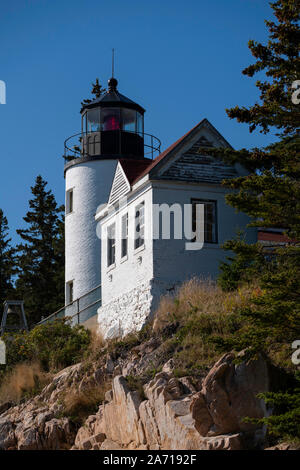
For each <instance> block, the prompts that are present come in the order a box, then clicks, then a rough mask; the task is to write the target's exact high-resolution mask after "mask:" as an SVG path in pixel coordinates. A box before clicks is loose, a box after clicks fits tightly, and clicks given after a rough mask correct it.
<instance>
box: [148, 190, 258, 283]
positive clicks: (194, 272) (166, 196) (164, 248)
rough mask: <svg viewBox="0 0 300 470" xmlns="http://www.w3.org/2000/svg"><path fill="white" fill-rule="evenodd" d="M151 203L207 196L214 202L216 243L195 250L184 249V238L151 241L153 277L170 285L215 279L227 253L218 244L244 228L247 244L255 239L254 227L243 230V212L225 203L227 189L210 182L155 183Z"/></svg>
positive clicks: (245, 218)
mask: <svg viewBox="0 0 300 470" xmlns="http://www.w3.org/2000/svg"><path fill="white" fill-rule="evenodd" d="M154 186H155V188H154V189H153V203H154V204H162V203H167V204H174V203H178V204H180V205H182V206H183V205H184V204H189V203H190V202H191V199H207V200H215V201H217V220H218V243H217V244H206V243H205V244H204V246H203V248H202V249H201V250H198V251H187V250H186V248H185V243H186V240H174V239H171V240H161V239H159V240H154V242H153V259H154V266H153V273H154V278H155V279H158V280H160V281H161V282H163V283H166V284H169V285H170V287H172V285H175V284H178V283H181V282H183V281H185V280H186V279H189V278H191V277H193V276H203V277H210V278H212V279H216V278H217V276H218V273H219V265H220V262H221V261H223V260H225V258H226V256H228V252H225V251H224V250H222V248H221V245H222V244H223V243H224V242H225V241H226V240H229V239H232V238H235V237H236V234H237V231H238V230H244V231H245V233H246V236H247V238H246V239H247V241H248V242H249V243H255V242H256V241H257V233H256V229H255V228H251V229H249V228H248V229H246V225H247V223H249V221H250V219H249V217H248V216H247V215H245V214H243V213H236V212H235V210H234V209H233V208H232V207H230V206H228V205H227V204H226V203H225V194H226V193H227V192H228V190H227V189H225V188H223V187H221V186H213V185H204V184H199V185H194V186H193V185H191V184H189V185H186V184H180V183H175V182H165V183H164V182H162V181H160V182H159V183H154Z"/></svg>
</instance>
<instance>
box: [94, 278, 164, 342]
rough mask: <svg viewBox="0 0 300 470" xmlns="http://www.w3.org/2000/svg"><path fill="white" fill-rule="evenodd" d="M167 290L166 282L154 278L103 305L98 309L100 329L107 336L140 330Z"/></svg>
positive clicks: (112, 336)
mask: <svg viewBox="0 0 300 470" xmlns="http://www.w3.org/2000/svg"><path fill="white" fill-rule="evenodd" d="M167 290H168V286H167V285H166V284H164V283H163V282H158V281H154V280H153V279H152V280H151V281H148V282H145V283H143V284H140V285H139V286H136V287H135V288H134V289H132V290H131V291H129V292H127V293H126V294H123V295H121V296H120V297H118V298H116V299H114V300H112V301H111V302H109V303H107V304H105V305H102V306H101V307H100V308H99V309H98V325H99V331H100V332H101V333H102V334H103V336H104V337H105V338H114V337H121V336H125V335H126V334H128V333H130V332H132V331H139V330H140V329H141V328H142V327H143V326H144V325H145V323H146V322H147V320H149V319H151V318H152V316H153V314H154V312H155V310H156V308H157V306H158V303H159V299H160V297H161V295H163V294H164V293H166V292H167Z"/></svg>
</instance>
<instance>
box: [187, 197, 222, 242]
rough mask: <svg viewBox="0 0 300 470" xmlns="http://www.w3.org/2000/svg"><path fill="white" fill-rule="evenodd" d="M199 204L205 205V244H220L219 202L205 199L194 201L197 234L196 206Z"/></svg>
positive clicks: (194, 224)
mask: <svg viewBox="0 0 300 470" xmlns="http://www.w3.org/2000/svg"><path fill="white" fill-rule="evenodd" d="M197 204H203V205H204V242H205V243H218V230H217V228H218V227H217V201H207V200H203V199H193V200H192V229H193V232H196V206H197ZM197 222H198V221H197ZM198 223H199V222H198ZM193 241H195V240H193Z"/></svg>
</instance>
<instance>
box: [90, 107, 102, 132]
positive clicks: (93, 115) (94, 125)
mask: <svg viewBox="0 0 300 470" xmlns="http://www.w3.org/2000/svg"><path fill="white" fill-rule="evenodd" d="M99 130H100V110H99V108H93V109H90V110H89V111H88V112H87V132H99Z"/></svg>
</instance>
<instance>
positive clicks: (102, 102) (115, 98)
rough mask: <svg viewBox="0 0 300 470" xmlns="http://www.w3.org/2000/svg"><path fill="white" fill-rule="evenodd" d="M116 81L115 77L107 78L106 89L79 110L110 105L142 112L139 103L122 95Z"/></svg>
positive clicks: (143, 110)
mask: <svg viewBox="0 0 300 470" xmlns="http://www.w3.org/2000/svg"><path fill="white" fill-rule="evenodd" d="M117 85H118V81H117V80H116V79H115V78H111V79H109V80H108V91H107V92H105V93H103V94H102V95H101V96H99V98H96V99H95V100H92V101H91V102H90V103H85V104H84V105H83V106H82V108H81V112H83V111H84V110H85V109H91V108H96V107H103V108H106V107H107V108H110V107H121V108H130V109H135V110H136V111H139V112H140V113H142V114H144V112H145V109H144V108H142V106H140V105H139V104H137V103H135V102H134V101H132V100H131V99H129V98H127V97H126V96H124V95H122V94H121V93H119V92H118V90H117Z"/></svg>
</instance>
